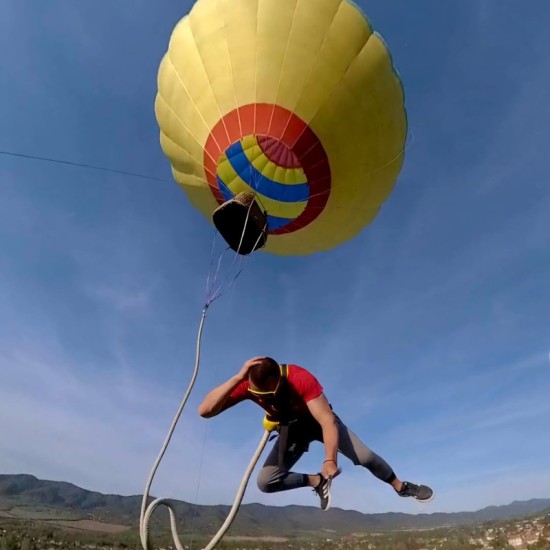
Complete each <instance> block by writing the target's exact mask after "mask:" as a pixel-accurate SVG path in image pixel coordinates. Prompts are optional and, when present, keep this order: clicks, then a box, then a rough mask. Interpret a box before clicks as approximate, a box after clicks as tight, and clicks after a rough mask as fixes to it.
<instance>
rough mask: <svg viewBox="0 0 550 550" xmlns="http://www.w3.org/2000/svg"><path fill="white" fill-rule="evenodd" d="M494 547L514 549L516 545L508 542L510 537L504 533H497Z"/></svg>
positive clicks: (496, 549)
mask: <svg viewBox="0 0 550 550" xmlns="http://www.w3.org/2000/svg"><path fill="white" fill-rule="evenodd" d="M492 548H494V549H495V550H514V547H513V546H511V545H510V544H508V539H507V538H506V536H505V535H504V534H503V533H497V535H496V537H495V539H494V540H493V544H492Z"/></svg>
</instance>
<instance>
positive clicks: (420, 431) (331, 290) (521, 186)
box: [0, 0, 550, 513]
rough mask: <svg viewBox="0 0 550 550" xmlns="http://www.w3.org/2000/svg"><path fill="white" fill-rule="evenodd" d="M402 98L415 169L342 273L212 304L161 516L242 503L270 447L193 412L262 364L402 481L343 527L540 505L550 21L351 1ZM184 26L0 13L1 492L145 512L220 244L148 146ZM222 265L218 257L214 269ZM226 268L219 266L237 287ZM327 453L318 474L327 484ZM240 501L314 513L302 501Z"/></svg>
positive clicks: (547, 361) (256, 422)
mask: <svg viewBox="0 0 550 550" xmlns="http://www.w3.org/2000/svg"><path fill="white" fill-rule="evenodd" d="M359 3H360V5H361V6H362V7H363V8H364V9H365V11H366V12H367V13H368V15H369V17H370V19H371V21H372V23H373V25H374V26H375V28H376V29H377V30H378V31H379V32H380V33H381V34H382V35H383V37H384V39H385V40H386V42H387V43H388V45H389V47H390V49H391V51H392V55H393V58H394V62H395V64H396V66H397V68H398V70H399V72H400V74H401V77H402V79H403V83H404V87H405V93H406V105H407V111H408V118H409V139H408V142H409V148H408V150H407V155H406V160H405V165H404V168H403V171H402V173H401V176H400V178H399V180H398V183H397V185H396V188H395V191H394V192H393V194H392V195H391V197H390V199H389V200H388V201H387V203H386V204H385V205H384V207H383V208H382V211H381V212H380V214H379V216H378V217H377V219H376V220H375V222H374V223H373V224H372V225H370V226H369V227H368V228H367V229H366V230H365V231H364V232H363V233H361V235H359V236H358V237H357V238H355V239H354V240H353V241H351V242H349V243H346V244H344V245H342V246H341V247H339V248H337V249H335V250H333V251H331V252H327V253H323V254H316V255H313V256H306V257H296V258H281V257H276V256H269V255H266V254H262V253H258V254H256V255H254V256H252V257H251V258H249V259H248V261H247V262H246V265H245V269H244V271H243V273H242V275H241V276H240V278H239V279H238V281H237V284H236V285H235V286H233V287H232V288H230V289H228V290H226V292H225V293H224V294H223V296H222V298H220V300H218V301H217V302H215V304H214V305H213V306H212V308H211V310H210V312H209V316H208V318H207V325H206V329H205V333H204V337H203V355H202V363H201V370H200V373H199V377H198V381H197V384H196V387H195V390H194V392H193V394H192V396H191V399H190V401H189V404H188V407H187V408H186V410H185V412H184V414H183V418H182V420H181V423H180V425H179V426H178V429H177V431H176V435H175V437H174V440H173V444H172V446H171V447H170V450H169V452H168V454H167V456H166V459H165V461H164V462H163V464H162V466H161V469H160V471H159V473H158V475H157V478H156V482H155V485H154V488H153V493H154V494H156V495H158V496H167V497H173V498H178V499H182V500H186V501H191V502H200V503H226V504H227V503H230V502H232V500H233V497H234V494H235V492H236V490H237V487H238V485H239V482H240V479H241V476H242V474H243V472H244V470H245V467H246V465H247V463H248V461H249V458H250V456H251V455H252V453H253V451H254V449H255V448H256V445H257V443H258V441H259V438H260V436H261V433H262V427H261V418H262V414H261V411H260V410H259V409H256V408H254V407H253V406H252V405H251V404H244V405H241V406H240V407H237V408H235V409H233V410H231V411H230V412H227V413H226V414H224V415H222V416H220V417H217V418H216V419H213V420H209V421H206V420H203V419H200V418H199V417H198V416H197V414H196V408H197V406H198V403H199V402H200V400H201V398H202V396H203V395H204V394H205V393H206V392H207V391H208V390H209V389H210V388H211V387H212V386H213V385H216V384H218V383H220V382H222V381H223V380H225V379H226V378H228V377H229V376H231V375H232V374H233V373H235V372H236V371H237V370H238V369H239V367H240V365H241V364H242V362H243V361H244V360H245V359H246V358H248V357H249V356H252V355H257V354H261V355H264V354H266V355H272V356H274V357H275V358H277V359H279V360H280V361H282V362H293V363H298V364H301V365H303V366H305V367H306V368H308V369H310V370H311V371H312V372H314V373H315V374H316V376H317V377H318V378H319V380H320V381H321V383H322V384H323V386H324V388H325V392H326V394H327V396H328V398H329V400H330V401H331V402H332V404H333V406H334V408H335V410H336V411H337V412H338V414H339V415H340V416H341V417H342V418H343V419H344V421H345V422H346V423H347V424H348V425H349V426H350V427H351V428H352V429H353V430H354V431H355V432H357V433H358V434H359V435H360V436H361V437H362V438H363V439H364V441H365V442H366V443H367V444H368V445H369V446H371V447H372V448H373V449H374V450H375V451H377V452H378V453H379V454H381V455H382V456H384V457H385V458H386V459H387V460H388V461H389V462H390V464H391V465H392V466H393V467H394V469H395V470H396V472H397V474H398V475H399V476H400V477H401V478H403V479H409V480H411V481H418V482H426V483H429V484H430V485H432V486H433V487H434V489H435V491H436V493H437V498H436V500H435V501H434V502H433V503H431V504H429V505H428V506H424V507H422V506H421V505H419V504H418V503H416V502H411V501H409V500H404V499H399V498H398V497H396V496H395V495H394V494H393V492H392V491H391V490H390V489H389V488H388V487H386V486H385V485H383V484H382V483H380V482H379V481H378V480H376V479H375V478H374V477H372V476H371V475H370V474H369V473H368V472H366V471H363V470H361V469H359V468H355V467H353V466H352V465H351V463H349V462H347V461H346V460H345V459H343V460H342V466H343V468H344V471H343V474H342V475H341V476H340V477H339V478H338V480H337V481H335V483H334V494H333V505H334V506H337V507H341V508H346V509H356V510H359V511H362V512H385V511H404V512H409V513H418V512H436V511H459V510H474V509H478V508H481V507H483V506H486V505H491V504H505V503H508V502H511V501H513V500H515V499H528V498H533V497H550V435H549V434H550V430H548V424H549V419H550V399H549V398H548V396H549V395H550V357H549V350H550V330H549V328H550V320H549V312H550V289H549V281H550V216H549V214H548V213H549V211H550V193H549V191H548V183H547V182H548V168H549V164H550V161H549V157H548V152H547V151H548V135H549V129H550V108H549V106H548V105H549V91H548V90H549V89H550V70H549V69H550V62H549V61H548V51H550V35H549V34H548V32H547V28H546V22H547V21H548V20H549V17H550V4H548V3H547V2H545V1H544V0H533V1H531V2H528V3H521V4H520V3H519V2H502V1H501V0H485V1H484V2H477V1H474V0H471V1H463V0H454V1H448V2H445V3H442V2H439V1H438V0H431V1H426V2H422V3H420V4H418V3H412V2H409V1H406V0H402V1H388V0H380V1H370V2H365V1H361V2H359ZM189 6H190V2H175V1H171V0H170V1H165V2H162V3H159V2H152V1H150V0H147V1H146V0H133V1H132V3H131V6H130V3H129V2H127V1H126V2H125V1H122V0H118V1H113V2H109V3H108V4H106V3H105V4H104V5H102V7H101V8H98V5H97V3H96V2H90V1H84V0H78V1H68V0H49V1H48V2H39V1H34V2H20V1H16V0H8V1H6V2H2V3H1V5H0V31H1V32H0V46H1V47H0V57H1V63H0V66H1V71H2V86H1V88H0V150H2V151H10V152H16V153H24V154H30V155H38V156H43V157H53V158H59V159H64V160H68V161H72V162H77V163H78V162H80V163H87V164H93V165H98V166H103V167H108V168H113V169H118V170H126V171H130V172H136V173H140V174H145V175H151V176H154V177H156V178H159V180H160V181H156V180H146V179H140V178H134V177H129V176H124V175H118V174H110V173H105V172H97V171H93V170H86V169H82V168H77V167H71V166H61V165H56V164H48V163H44V162H39V161H34V160H25V159H20V158H13V157H9V156H5V155H0V251H1V254H0V334H1V336H0V373H1V379H0V471H2V472H4V473H20V472H26V473H32V474H34V475H36V476H38V477H42V478H47V479H59V480H66V481H70V482H73V483H75V484H77V485H80V486H82V487H85V488H88V489H93V490H98V491H102V492H113V493H121V494H136V493H140V492H141V491H142V490H143V486H144V484H145V480H146V477H147V475H148V473H149V469H150V467H151V465H152V463H153V460H154V458H155V457H156V454H157V452H158V450H159V448H160V444H161V443H162V441H163V439H164V436H165V433H166V431H167V429H168V426H169V424H170V422H171V420H172V417H173V415H174V413H175V411H176V408H177V406H178V403H179V401H180V398H181V396H182V395H183V392H184V390H185V388H186V386H187V382H188V380H189V377H190V375H191V372H192V368H193V362H194V346H195V338H196V329H197V324H198V321H199V317H200V312H201V308H202V305H203V303H204V298H205V281H206V276H207V274H208V268H209V258H210V251H211V247H212V240H213V235H214V232H213V229H212V228H211V226H210V225H209V224H208V223H207V221H206V220H204V219H203V218H202V217H201V215H200V214H198V213H197V211H195V210H194V209H193V208H192V207H191V206H190V205H189V204H188V202H187V200H186V198H185V195H184V193H183V192H182V191H181V190H180V188H179V187H178V186H177V185H176V184H175V183H173V182H172V181H170V180H171V175H170V170H169V164H168V162H167V160H166V159H165V158H164V156H163V154H162V151H161V150H160V146H159V144H158V128H157V125H156V121H155V118H154V112H153V101H154V96H155V93H156V71H157V67H158V63H159V61H160V58H161V56H162V55H163V53H164V51H165V49H166V47H167V43H168V39H169V35H170V32H171V30H172V28H173V26H174V25H175V23H176V22H177V21H178V20H179V19H180V18H181V17H182V16H183V15H184V14H185V13H186V12H187V10H188V8H189ZM221 248H222V245H221V242H220V240H219V239H218V240H217V241H216V250H218V251H219V250H220V249H221ZM229 264H230V262H229V261H228V262H227V263H226V264H224V265H225V268H226V271H228V270H229V269H230V267H231V266H230V265H229ZM323 456H324V455H323V450H322V448H321V447H320V446H318V445H317V446H316V445H313V446H312V449H311V452H310V453H309V454H308V455H307V456H306V457H305V458H304V459H303V461H302V464H303V469H304V470H305V471H311V472H315V471H317V470H318V468H319V464H320V461H321V460H322V459H323ZM245 502H262V503H265V504H273V505H286V504H291V503H298V504H306V505H316V501H315V499H314V498H313V495H312V493H311V492H310V491H308V490H301V491H295V492H291V493H286V494H279V495H263V494H261V493H260V492H259V491H258V490H257V488H256V486H255V483H251V484H250V486H249V489H248V491H247V494H246V496H245Z"/></svg>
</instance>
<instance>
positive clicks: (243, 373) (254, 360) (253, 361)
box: [237, 356, 265, 380]
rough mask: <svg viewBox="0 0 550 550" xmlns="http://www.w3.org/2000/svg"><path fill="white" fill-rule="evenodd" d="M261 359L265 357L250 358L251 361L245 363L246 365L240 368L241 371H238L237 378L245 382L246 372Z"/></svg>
mask: <svg viewBox="0 0 550 550" xmlns="http://www.w3.org/2000/svg"><path fill="white" fill-rule="evenodd" d="M263 359H265V357H261V356H257V357H252V359H249V360H248V361H246V363H245V364H244V365H243V366H242V367H241V370H240V371H239V374H238V375H237V376H238V377H239V378H240V379H241V380H246V379H247V378H248V371H250V369H251V368H252V367H254V366H256V365H259V364H260V363H261V362H262V360H263Z"/></svg>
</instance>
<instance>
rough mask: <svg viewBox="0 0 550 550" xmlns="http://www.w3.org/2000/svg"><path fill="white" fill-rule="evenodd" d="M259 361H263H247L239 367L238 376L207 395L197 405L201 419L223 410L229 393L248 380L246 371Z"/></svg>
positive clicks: (256, 358) (254, 359)
mask: <svg viewBox="0 0 550 550" xmlns="http://www.w3.org/2000/svg"><path fill="white" fill-rule="evenodd" d="M259 359H263V357H253V358H252V359H249V360H248V361H247V362H246V363H245V364H244V365H243V366H242V367H241V370H240V371H239V373H238V374H236V375H235V376H232V377H231V378H230V379H229V380H227V381H226V382H224V383H223V384H221V385H219V386H218V387H217V388H214V389H213V390H212V391H211V392H210V393H208V394H207V395H206V397H205V398H204V399H203V401H202V403H201V404H200V405H199V414H200V415H201V416H202V417H203V418H212V417H213V416H216V415H218V414H220V413H221V412H222V411H223V410H224V406H225V404H226V403H227V400H228V399H229V396H230V395H231V392H232V391H233V390H234V389H235V388H236V387H237V386H238V385H239V384H240V383H241V382H242V381H243V380H246V378H248V371H249V370H250V369H251V368H252V367H253V366H254V365H256V364H257V362H258V360H259Z"/></svg>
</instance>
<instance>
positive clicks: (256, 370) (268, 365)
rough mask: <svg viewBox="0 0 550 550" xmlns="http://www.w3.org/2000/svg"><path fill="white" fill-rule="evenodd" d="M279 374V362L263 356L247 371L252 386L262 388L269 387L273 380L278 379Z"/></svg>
mask: <svg viewBox="0 0 550 550" xmlns="http://www.w3.org/2000/svg"><path fill="white" fill-rule="evenodd" d="M280 374H281V371H280V369H279V363H277V361H275V359H272V358H271V357H264V358H263V359H262V360H261V362H259V363H258V364H257V365H254V366H253V367H252V368H251V369H250V370H249V371H248V379H249V380H250V382H252V384H254V386H256V387H257V388H262V389H263V388H267V387H269V386H270V385H271V384H270V382H271V383H272V381H273V380H278V379H279V376H280Z"/></svg>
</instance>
